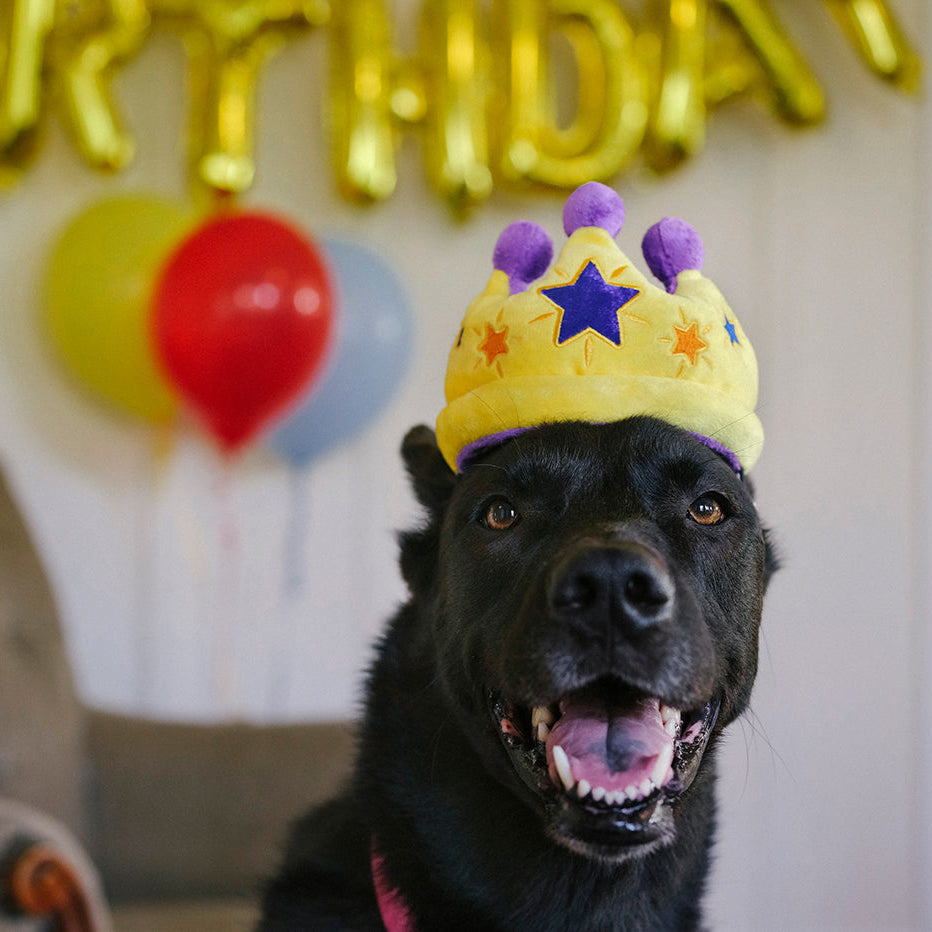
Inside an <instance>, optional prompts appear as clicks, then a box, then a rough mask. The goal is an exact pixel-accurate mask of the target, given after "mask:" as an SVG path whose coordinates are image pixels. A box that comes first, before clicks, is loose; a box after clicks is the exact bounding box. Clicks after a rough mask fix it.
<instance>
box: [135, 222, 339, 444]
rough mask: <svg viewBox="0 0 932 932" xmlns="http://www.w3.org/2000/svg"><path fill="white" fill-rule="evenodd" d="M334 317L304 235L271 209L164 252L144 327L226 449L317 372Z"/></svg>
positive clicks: (208, 229)
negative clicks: (149, 316) (149, 319)
mask: <svg viewBox="0 0 932 932" xmlns="http://www.w3.org/2000/svg"><path fill="white" fill-rule="evenodd" d="M332 317H333V312H332V301H331V288H330V280H329V276H328V273H327V269H326V267H325V266H324V263H323V261H322V260H321V258H320V256H319V254H318V252H317V249H316V248H315V247H314V245H313V244H312V242H311V241H310V240H309V239H308V238H306V237H305V236H303V235H301V234H300V233H298V232H297V231H296V230H295V229H294V228H293V227H291V226H290V225H289V224H287V223H284V222H282V221H281V220H279V219H277V218H275V217H272V216H269V215H265V214H257V213H237V214H228V215H223V216H221V217H219V218H216V219H213V220H211V221H209V222H208V223H206V224H205V225H204V226H202V227H201V228H199V229H198V230H196V231H195V232H194V233H193V234H191V235H190V236H189V237H188V238H187V239H186V240H185V241H184V242H183V243H182V244H181V245H180V246H179V247H178V248H177V250H176V251H175V252H174V254H173V255H172V256H170V257H169V259H168V262H167V263H166V265H165V267H164V269H163V271H162V274H161V276H160V279H159V282H158V285H157V287H156V290H155V295H154V298H153V313H152V327H153V332H154V338H155V345H156V351H157V354H158V356H159V358H160V359H161V361H162V363H163V365H164V367H165V370H166V372H167V373H168V376H169V378H170V380H171V381H172V383H173V384H174V385H175V386H176V388H177V389H178V391H179V392H180V394H181V396H182V397H183V398H184V399H185V400H186V401H187V402H188V404H189V405H190V406H191V408H192V409H193V410H194V411H195V412H196V413H197V414H198V415H199V416H200V417H201V419H202V420H203V422H204V424H205V425H206V427H207V428H208V429H209V430H210V432H211V433H212V434H213V436H214V437H215V438H216V440H217V441H218V442H219V443H220V445H221V447H223V448H224V449H225V450H227V451H234V450H236V449H238V448H239V447H241V446H242V445H243V444H245V443H246V442H248V441H249V440H250V439H252V438H253V437H254V436H255V435H256V433H258V432H259V431H260V430H261V429H262V428H263V427H264V426H265V424H266V423H267V422H268V421H269V420H270V419H271V418H273V417H274V416H275V415H276V414H277V413H278V412H279V411H280V410H281V409H282V408H283V407H284V406H286V405H287V404H288V402H289V401H291V400H292V399H293V398H294V397H295V396H296V395H297V394H298V393H299V392H300V391H301V390H302V389H303V388H304V387H305V386H306V385H308V384H309V383H310V382H311V381H312V380H313V379H314V378H315V377H316V375H317V374H318V372H319V371H320V367H321V365H322V363H323V361H324V359H325V355H326V351H327V348H328V346H329V344H330V340H331V333H332V330H333V319H332Z"/></svg>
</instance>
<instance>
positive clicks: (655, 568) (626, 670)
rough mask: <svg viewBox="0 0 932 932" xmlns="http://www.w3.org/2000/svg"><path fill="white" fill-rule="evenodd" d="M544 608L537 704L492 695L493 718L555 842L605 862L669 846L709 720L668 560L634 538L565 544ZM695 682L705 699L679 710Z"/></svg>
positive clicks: (698, 652) (703, 668)
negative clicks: (676, 807) (675, 810)
mask: <svg viewBox="0 0 932 932" xmlns="http://www.w3.org/2000/svg"><path fill="white" fill-rule="evenodd" d="M544 602H545V608H544V613H545V614H546V622H538V623H539V624H541V625H542V631H543V633H542V634H541V637H540V641H539V643H542V644H543V645H544V649H543V650H542V654H539V655H538V657H537V661H536V663H537V664H538V665H539V666H540V667H541V668H542V669H541V670H540V672H539V679H538V680H537V681H535V682H534V685H533V686H532V687H531V689H530V690H529V692H530V693H531V694H532V695H534V696H535V698H534V699H533V700H531V701H530V702H529V703H528V704H522V703H520V702H517V701H514V700H512V699H509V698H508V696H507V695H506V694H505V693H504V691H492V692H491V693H490V697H489V698H490V710H491V713H492V715H493V717H494V722H495V724H496V726H497V729H498V732H499V734H500V736H501V739H502V742H503V744H504V746H505V748H506V750H507V751H508V753H509V756H510V757H511V760H512V763H513V765H514V767H515V770H516V771H517V773H518V776H519V777H520V778H521V780H522V781H523V783H524V784H525V786H526V787H528V788H529V789H531V790H532V791H533V793H534V795H535V797H536V798H537V799H538V800H540V801H542V802H543V804H544V808H545V811H546V813H547V819H548V823H549V825H548V829H549V831H550V833H551V835H553V837H555V838H556V839H557V840H559V841H561V842H562V843H563V844H565V845H566V846H567V847H570V848H571V849H573V850H576V851H577V852H579V853H583V854H586V855H587V856H595V857H599V858H602V859H608V860H621V859H624V858H626V857H628V856H630V855H631V853H632V852H633V851H634V850H635V849H637V851H638V853H643V852H644V851H646V850H649V849H650V848H652V847H654V846H656V845H657V844H663V843H665V842H667V841H669V840H671V839H672V836H673V831H674V828H673V822H672V818H673V817H672V803H673V801H674V800H676V799H677V798H678V797H679V796H680V795H681V794H682V793H683V792H684V791H685V790H686V789H687V787H688V786H689V785H690V783H691V782H692V780H693V779H694V777H695V774H696V771H697V769H698V766H699V761H700V759H701V757H702V753H703V751H704V749H705V746H706V744H707V742H708V739H709V736H710V734H711V731H712V729H713V727H714V724H715V721H716V717H717V713H718V705H719V703H718V700H717V699H715V698H713V699H708V696H709V693H710V692H711V685H710V684H711V674H710V672H709V670H708V667H709V665H710V664H709V656H710V655H709V654H707V653H706V650H705V643H706V641H705V640H704V639H703V638H696V639H695V640H696V641H697V642H701V643H700V644H699V647H698V648H696V647H695V646H690V645H689V643H688V640H689V635H688V632H689V630H693V631H699V630H700V629H701V628H702V626H701V625H699V624H698V623H697V622H696V619H695V618H686V617H685V616H686V614H687V613H685V612H684V611H683V606H682V605H681V604H680V602H681V599H680V597H679V596H678V593H677V586H676V581H675V579H674V578H673V574H672V572H671V571H670V569H669V567H668V565H667V563H666V561H665V560H664V558H663V557H662V556H661V555H660V554H659V553H658V552H657V551H655V550H654V549H653V548H652V547H651V546H649V545H648V544H646V543H643V542H640V541H637V540H630V539H629V540H621V541H605V540H583V541H579V542H577V543H576V544H574V545H573V546H571V547H569V548H568V549H567V550H566V551H564V553H563V554H562V555H561V556H560V557H558V559H557V560H556V561H555V562H554V564H553V565H552V566H551V568H550V570H549V572H548V573H547V574H546V578H545V582H544ZM684 631H685V637H684ZM703 634H704V637H705V638H706V639H707V635H705V633H704V632H703ZM522 636H523V637H527V636H528V631H527V630H524V629H522ZM684 645H685V646H684ZM542 657H543V658H544V659H542ZM693 661H696V662H695V663H694V662H693ZM690 668H692V669H693V670H694V671H696V677H695V680H693V679H692V678H691V677H690V676H689V675H688V671H689V670H690ZM686 679H688V680H690V682H689V683H684V682H683V681H684V680H686ZM695 681H700V682H702V684H703V685H702V687H701V688H702V689H704V690H707V691H706V693H705V696H706V698H705V699H702V700H699V701H698V704H697V705H694V706H690V705H684V704H683V702H682V701H680V700H681V699H682V698H683V697H689V700H691V701H697V700H696V696H697V695H698V693H697V692H696V691H695V689H694V687H695ZM524 682H525V683H529V682H531V680H530V679H529V678H528V679H525V680H524Z"/></svg>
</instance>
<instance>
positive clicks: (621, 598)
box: [548, 543, 675, 633]
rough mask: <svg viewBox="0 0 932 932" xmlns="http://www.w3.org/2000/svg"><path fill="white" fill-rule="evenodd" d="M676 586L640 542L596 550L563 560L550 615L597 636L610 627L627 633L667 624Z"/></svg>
mask: <svg viewBox="0 0 932 932" xmlns="http://www.w3.org/2000/svg"><path fill="white" fill-rule="evenodd" d="M674 593H675V587H674V583H673V578H672V575H671V574H670V571H669V569H668V568H667V566H666V564H665V562H664V561H663V560H662V558H661V557H660V556H659V555H658V554H656V553H655V552H654V551H653V550H651V549H650V548H648V547H645V546H643V545H642V544H638V543H622V544H610V545H593V546H590V547H586V548H583V549H581V550H578V551H576V552H574V553H572V554H570V555H569V556H567V557H565V558H564V559H563V560H561V561H560V562H559V563H558V564H557V566H556V567H555V568H554V571H553V573H552V574H551V578H550V586H549V592H548V598H549V603H550V605H549V607H550V609H551V611H552V612H553V613H554V614H555V615H556V616H558V617H560V618H562V619H564V620H565V621H568V622H572V623H574V624H576V625H581V626H583V627H590V628H592V629H593V632H595V631H596V630H600V629H603V628H604V626H605V624H606V623H609V624H613V625H618V626H620V627H621V628H622V629H623V630H625V631H627V632H628V633H636V632H638V631H640V630H643V629H645V628H648V627H650V626H652V625H656V624H658V623H660V622H663V621H667V620H668V619H669V618H670V617H672V614H673V602H674Z"/></svg>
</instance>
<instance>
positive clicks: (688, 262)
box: [641, 217, 705, 294]
mask: <svg viewBox="0 0 932 932" xmlns="http://www.w3.org/2000/svg"><path fill="white" fill-rule="evenodd" d="M641 251H642V252H643V253H644V259H645V260H646V262H647V264H648V266H649V267H650V270H651V271H652V272H653V273H654V275H656V276H657V278H659V279H660V281H661V282H663V286H664V288H666V289H667V291H668V292H669V293H670V294H673V293H674V292H675V291H676V277H677V275H679V274H680V272H682V271H684V270H686V269H696V270H699V269H701V268H702V259H703V256H704V255H705V249H704V248H703V245H702V240H701V239H700V238H699V234H698V233H697V232H696V231H695V230H694V229H693V228H692V227H691V226H690V225H689V224H688V223H687V222H686V221H685V220H677V218H676V217H664V218H663V220H661V221H660V222H659V223H655V224H654V225H653V226H652V227H651V228H650V229H649V230H648V231H647V232H646V233H645V234H644V240H643V242H642V243H641Z"/></svg>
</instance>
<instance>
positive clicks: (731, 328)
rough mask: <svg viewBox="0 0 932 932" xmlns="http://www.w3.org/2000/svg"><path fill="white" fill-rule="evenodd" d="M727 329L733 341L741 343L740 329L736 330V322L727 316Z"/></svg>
mask: <svg viewBox="0 0 932 932" xmlns="http://www.w3.org/2000/svg"><path fill="white" fill-rule="evenodd" d="M725 329H726V330H727V331H728V336H729V337H730V338H731V342H732V343H740V342H741V341H740V340H739V339H738V331H737V330H735V323H734V321H732V320H729V319H728V318H727V317H726V318H725Z"/></svg>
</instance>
